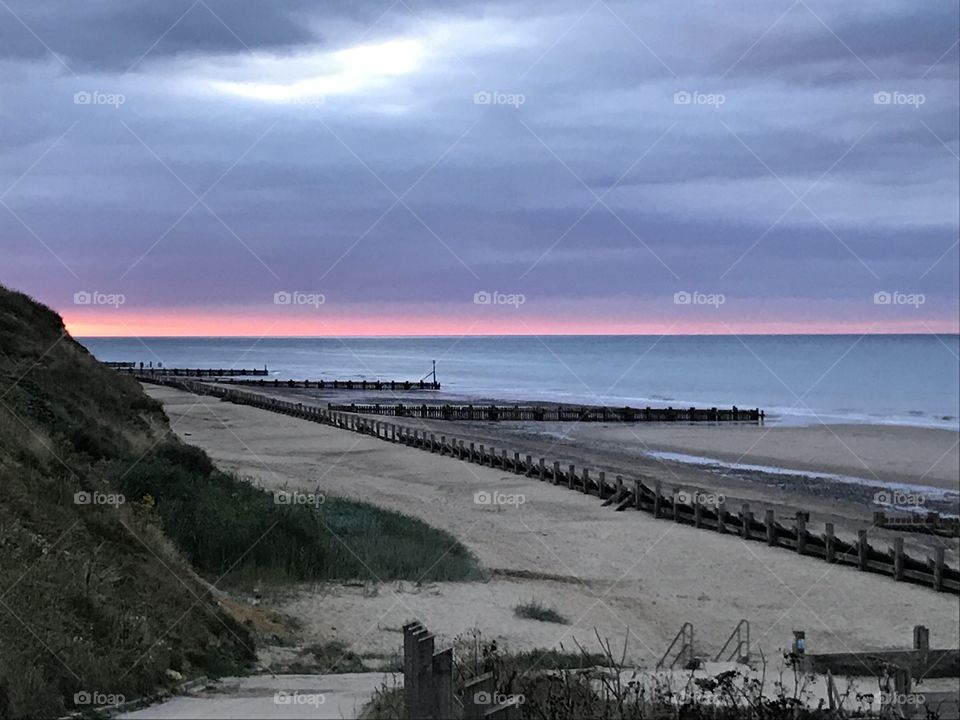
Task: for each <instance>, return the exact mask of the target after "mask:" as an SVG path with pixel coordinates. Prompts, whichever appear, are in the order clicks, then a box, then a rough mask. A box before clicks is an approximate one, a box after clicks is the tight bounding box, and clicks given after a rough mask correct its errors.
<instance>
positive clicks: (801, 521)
mask: <svg viewBox="0 0 960 720" xmlns="http://www.w3.org/2000/svg"><path fill="white" fill-rule="evenodd" d="M795 525H796V530H797V552H798V553H799V554H800V555H803V553H804V552H805V551H806V549H807V515H806V513H804V512H802V511H798V512H797V514H796V521H795Z"/></svg>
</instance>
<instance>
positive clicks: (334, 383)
mask: <svg viewBox="0 0 960 720" xmlns="http://www.w3.org/2000/svg"><path fill="white" fill-rule="evenodd" d="M217 382H220V383H229V384H231V385H252V386H255V387H272V388H303V389H309V388H317V389H318V390H439V389H440V383H438V382H432V381H431V382H427V381H426V380H235V379H233V378H225V379H223V380H218V381H217Z"/></svg>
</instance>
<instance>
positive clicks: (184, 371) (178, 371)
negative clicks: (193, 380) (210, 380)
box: [114, 364, 270, 377]
mask: <svg viewBox="0 0 960 720" xmlns="http://www.w3.org/2000/svg"><path fill="white" fill-rule="evenodd" d="M114 369H115V370H116V371H117V372H120V373H124V374H125V375H137V376H140V375H146V376H149V377H157V376H163V375H172V376H173V377H227V376H231V375H238V376H244V375H260V376H265V375H269V374H270V373H269V372H267V368H266V366H264V368H263V369H262V370H261V369H260V368H162V367H145V368H136V367H132V366H129V365H126V364H124V365H122V366H119V367H115V368H114Z"/></svg>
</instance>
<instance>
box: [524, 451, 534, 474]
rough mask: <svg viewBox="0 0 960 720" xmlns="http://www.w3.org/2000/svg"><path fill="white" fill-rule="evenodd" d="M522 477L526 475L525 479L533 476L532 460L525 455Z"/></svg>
mask: <svg viewBox="0 0 960 720" xmlns="http://www.w3.org/2000/svg"><path fill="white" fill-rule="evenodd" d="M524 475H526V477H530V476H531V475H533V458H532V457H530V456H529V455H527V462H526V465H525V466H524Z"/></svg>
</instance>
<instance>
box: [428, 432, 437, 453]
mask: <svg viewBox="0 0 960 720" xmlns="http://www.w3.org/2000/svg"><path fill="white" fill-rule="evenodd" d="M430 452H432V453H436V452H437V437H436V436H435V435H434V434H433V433H430Z"/></svg>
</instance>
